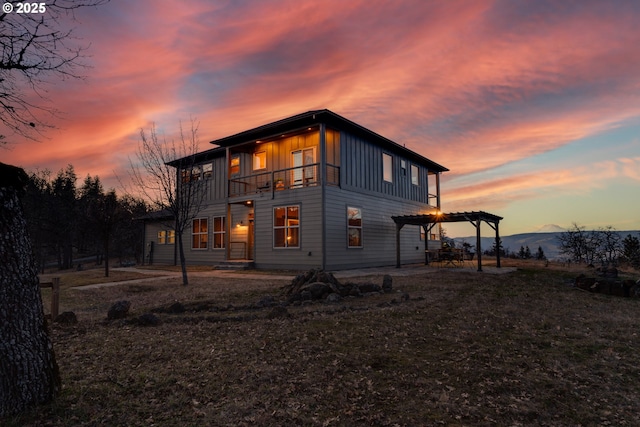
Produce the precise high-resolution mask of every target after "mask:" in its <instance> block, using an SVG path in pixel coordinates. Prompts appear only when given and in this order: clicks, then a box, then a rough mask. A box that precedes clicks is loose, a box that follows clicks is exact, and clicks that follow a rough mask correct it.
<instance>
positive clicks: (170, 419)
mask: <svg viewBox="0 0 640 427" xmlns="http://www.w3.org/2000/svg"><path fill="white" fill-rule="evenodd" d="M578 273H579V272H578V270H577V269H575V268H574V269H573V270H572V271H569V272H567V271H563V270H562V269H557V268H556V269H552V268H544V267H540V266H528V267H527V266H525V267H524V268H521V269H519V270H518V271H517V272H514V273H510V274H507V275H489V274H478V273H465V272H461V271H456V270H454V269H447V270H441V271H437V272H429V273H424V274H420V275H416V276H411V277H396V278H394V282H393V287H394V292H393V293H391V294H376V295H371V296H367V297H362V298H352V299H344V300H342V301H341V302H338V303H332V304H327V303H319V302H316V303H312V304H308V305H299V306H288V307H287V310H288V312H289V314H290V317H288V318H276V319H272V320H270V319H268V315H269V313H270V312H271V310H272V309H271V308H261V309H259V308H255V304H256V303H257V302H258V301H260V300H261V299H262V298H264V297H265V296H267V295H271V296H274V297H276V298H278V299H280V298H282V296H281V294H280V291H281V288H282V286H283V285H285V284H287V282H283V281H278V280H273V279H270V278H269V277H268V276H265V279H263V280H251V279H245V278H240V279H219V278H207V279H205V278H194V279H192V284H191V285H190V286H188V287H182V286H180V285H179V281H178V280H177V279H166V278H162V279H158V281H157V282H156V283H145V284H137V285H126V284H123V285H119V286H114V287H109V288H101V289H92V290H83V291H80V290H74V289H65V290H64V297H63V299H62V307H61V311H65V310H72V311H74V312H75V313H76V314H77V316H78V318H79V323H78V324H77V325H73V326H62V325H57V324H53V325H52V326H51V335H52V338H53V342H54V347H55V351H56V356H57V360H58V364H59V366H60V372H61V376H62V381H63V389H62V393H61V395H60V396H59V398H58V399H57V400H56V401H55V402H54V403H52V404H49V405H44V406H41V407H39V408H36V409H34V410H33V411H31V412H29V413H26V414H24V415H22V416H19V417H14V418H11V419H8V420H4V421H3V423H2V425H7V426H70V425H74V426H99V425H108V426H112V425H118V426H151V425H155V426H176V425H181V426H254V425H260V426H283V425H287V426H290V425H300V426H354V425H363V426H422V425H424V426H431V425H454V426H455V425H459V426H485V425H486V426H490V425H491V426H492V425H512V426H520V425H526V426H528V425H532V426H533V425H536V426H537V425H562V426H569V425H570V426H579V425H584V426H591V425H613V426H624V425H628V426H633V425H640V387H639V386H638V385H639V384H640V355H639V350H640V344H639V339H638V333H639V331H638V320H639V319H640V300H638V299H625V298H619V297H612V296H605V295H598V294H590V293H587V292H583V291H579V290H576V289H575V288H573V287H572V286H571V283H572V280H573V278H574V277H575V276H576V275H577V274H578ZM636 278H637V277H636ZM365 280H369V281H374V282H376V283H381V281H382V278H381V277H368V278H359V279H353V280H351V281H365ZM407 297H408V298H407ZM120 299H127V300H129V301H131V303H132V305H131V311H132V312H131V313H130V318H134V317H136V316H138V315H141V314H143V313H148V312H150V311H152V310H153V309H157V308H162V307H167V306H168V305H170V304H171V303H173V302H175V301H180V302H182V303H183V304H185V305H187V307H188V308H189V309H190V311H187V312H185V313H183V314H168V313H157V316H158V317H159V318H160V319H161V324H160V325H159V326H155V327H143V326H139V325H136V324H134V323H132V322H128V321H113V322H110V323H107V322H106V321H105V319H106V313H107V310H108V308H109V306H110V305H111V303H113V302H115V301H116V300H120ZM45 300H46V294H45ZM45 303H46V301H45ZM45 306H46V305H45Z"/></svg>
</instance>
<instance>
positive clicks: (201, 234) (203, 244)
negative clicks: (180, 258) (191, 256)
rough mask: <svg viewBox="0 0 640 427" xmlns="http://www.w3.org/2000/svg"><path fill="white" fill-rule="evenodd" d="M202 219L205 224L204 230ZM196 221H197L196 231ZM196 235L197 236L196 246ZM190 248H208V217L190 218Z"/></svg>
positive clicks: (199, 249) (201, 249)
mask: <svg viewBox="0 0 640 427" xmlns="http://www.w3.org/2000/svg"><path fill="white" fill-rule="evenodd" d="M203 221H204V224H205V230H204V231H202V223H203ZM196 222H197V223H198V227H197V229H198V231H196ZM196 237H197V238H198V240H197V243H198V245H197V246H196ZM203 238H204V239H203ZM191 249H192V250H194V251H206V250H207V249H209V218H207V217H200V218H194V219H193V220H191Z"/></svg>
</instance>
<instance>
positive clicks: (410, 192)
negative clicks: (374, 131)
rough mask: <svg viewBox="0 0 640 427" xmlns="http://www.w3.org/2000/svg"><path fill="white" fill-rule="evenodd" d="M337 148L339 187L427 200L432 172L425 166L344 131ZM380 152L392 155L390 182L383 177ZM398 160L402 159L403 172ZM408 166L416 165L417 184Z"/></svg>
mask: <svg viewBox="0 0 640 427" xmlns="http://www.w3.org/2000/svg"><path fill="white" fill-rule="evenodd" d="M340 148H341V157H342V161H341V168H340V172H341V177H342V179H341V185H342V188H344V189H347V190H349V189H352V190H356V191H366V192H372V193H379V194H383V195H385V196H391V197H397V198H399V199H403V200H410V201H414V202H419V203H429V184H430V182H429V178H433V175H429V171H428V169H427V168H426V167H425V166H423V165H420V164H417V163H414V162H412V161H410V160H408V159H406V158H403V157H402V156H400V155H398V154H396V153H393V152H391V151H387V150H385V149H384V148H382V147H380V146H377V145H374V144H371V143H369V142H367V141H365V140H363V139H360V138H358V137H356V136H353V135H351V134H348V133H345V132H343V133H342V134H341V139H340ZM383 153H384V154H389V155H390V156H391V157H392V165H393V170H392V174H393V182H387V181H385V180H384V178H383V165H382V155H383ZM401 161H404V162H405V165H406V168H405V171H404V172H405V173H403V170H402V168H401ZM411 165H414V166H417V167H418V171H419V172H418V175H419V180H418V185H415V184H413V183H412V182H411ZM433 180H434V181H435V178H433ZM432 184H433V183H432ZM432 192H435V191H432Z"/></svg>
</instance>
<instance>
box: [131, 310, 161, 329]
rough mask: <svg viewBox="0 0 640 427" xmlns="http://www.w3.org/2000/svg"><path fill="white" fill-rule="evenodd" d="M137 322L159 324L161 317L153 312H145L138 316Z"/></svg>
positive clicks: (142, 324) (147, 324) (149, 324)
mask: <svg viewBox="0 0 640 427" xmlns="http://www.w3.org/2000/svg"><path fill="white" fill-rule="evenodd" d="M136 323H137V324H138V325H140V326H158V325H159V324H160V319H159V318H158V316H156V315H155V314H153V313H145V314H143V315H141V316H138V318H137V319H136Z"/></svg>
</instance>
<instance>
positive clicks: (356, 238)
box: [347, 207, 362, 248]
mask: <svg viewBox="0 0 640 427" xmlns="http://www.w3.org/2000/svg"><path fill="white" fill-rule="evenodd" d="M347 234H348V237H349V247H350V248H361V247H362V209H360V208H352V207H347Z"/></svg>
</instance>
